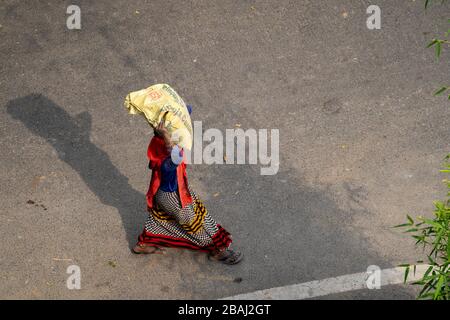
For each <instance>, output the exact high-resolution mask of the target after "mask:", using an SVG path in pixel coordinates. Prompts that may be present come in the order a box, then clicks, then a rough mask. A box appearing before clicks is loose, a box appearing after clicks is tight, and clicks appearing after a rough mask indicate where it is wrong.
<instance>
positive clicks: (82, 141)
mask: <svg viewBox="0 0 450 320" xmlns="http://www.w3.org/2000/svg"><path fill="white" fill-rule="evenodd" d="M6 108H7V112H8V113H9V114H10V115H11V116H12V117H13V118H14V119H17V120H20V121H21V122H22V123H23V124H24V125H25V126H26V127H27V128H28V129H29V130H30V131H31V132H32V133H33V134H36V135H38V136H41V137H43V138H45V139H46V140H47V142H48V143H49V144H50V145H51V146H52V147H53V148H55V150H56V152H57V153H58V156H59V158H60V159H61V160H63V161H64V162H66V163H67V164H68V165H70V166H71V167H72V168H73V169H74V170H75V171H76V172H78V174H79V175H80V177H81V178H82V179H83V181H84V182H85V183H86V185H87V186H88V187H89V189H90V190H91V191H92V192H93V193H94V194H95V195H96V196H97V197H98V198H99V199H100V201H101V202H102V203H103V204H105V205H108V206H113V207H115V208H117V210H118V211H119V214H120V216H121V219H122V224H123V227H124V229H125V232H126V236H127V240H128V243H129V246H130V247H131V246H134V244H135V243H136V240H137V236H138V234H139V232H140V231H141V229H140V228H142V225H143V222H144V220H145V210H143V208H145V196H144V194H143V193H141V192H139V191H137V190H135V189H133V187H132V186H131V185H130V184H129V183H128V178H127V177H125V176H124V175H123V174H121V173H120V171H119V170H118V169H117V168H116V167H115V166H114V165H113V163H112V162H111V160H110V158H109V156H108V154H107V153H106V152H105V151H103V150H101V149H100V148H98V147H97V146H96V145H95V144H93V143H92V142H91V141H90V139H89V135H90V132H91V116H90V114H89V113H88V112H83V113H81V114H79V115H77V116H76V117H72V116H70V115H69V114H68V113H67V112H66V111H65V110H64V109H63V108H61V107H60V106H58V105H57V104H56V103H54V102H53V101H51V100H50V99H48V98H47V97H45V96H42V95H40V94H30V95H27V96H24V97H21V98H18V99H14V100H11V101H10V102H8V104H7V107H6ZM69 196H72V197H76V196H77V195H76V194H72V195H69ZM89 214H90V213H89Z"/></svg>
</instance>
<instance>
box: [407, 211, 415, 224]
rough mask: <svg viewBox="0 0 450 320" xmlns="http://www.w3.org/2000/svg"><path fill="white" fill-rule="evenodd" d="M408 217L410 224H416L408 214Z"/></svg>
mask: <svg viewBox="0 0 450 320" xmlns="http://www.w3.org/2000/svg"><path fill="white" fill-rule="evenodd" d="M406 218H407V219H408V221H409V223H410V225H413V224H414V220H413V218H411V217H410V216H409V215H408V214H407V215H406Z"/></svg>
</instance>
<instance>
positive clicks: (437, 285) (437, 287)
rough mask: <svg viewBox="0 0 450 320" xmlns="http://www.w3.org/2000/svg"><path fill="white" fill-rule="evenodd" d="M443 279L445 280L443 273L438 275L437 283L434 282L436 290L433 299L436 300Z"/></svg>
mask: <svg viewBox="0 0 450 320" xmlns="http://www.w3.org/2000/svg"><path fill="white" fill-rule="evenodd" d="M444 280H445V276H444V275H441V276H440V277H439V280H438V282H437V284H436V291H435V292H434V296H433V299H435V300H436V299H437V297H439V293H440V292H441V289H442V284H443V283H444Z"/></svg>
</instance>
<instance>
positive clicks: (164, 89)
mask: <svg viewBox="0 0 450 320" xmlns="http://www.w3.org/2000/svg"><path fill="white" fill-rule="evenodd" d="M125 107H126V108H127V109H128V112H129V113H130V114H141V115H143V116H144V117H145V118H146V119H147V121H148V123H149V124H150V125H151V126H152V127H153V128H155V127H156V126H158V124H159V122H160V121H161V119H162V117H163V116H164V114H165V113H166V112H167V111H168V114H167V115H166V118H165V122H164V126H165V127H166V128H167V131H169V133H170V136H171V137H172V140H173V141H174V142H175V143H177V144H178V145H180V146H181V147H182V148H185V149H188V150H190V149H191V148H192V136H193V134H192V123H191V117H190V115H189V112H188V110H187V108H186V104H185V103H184V101H183V99H181V97H180V96H179V95H178V94H177V93H176V91H175V90H173V89H172V88H171V87H170V86H169V85H168V84H155V85H153V86H150V87H148V88H147V89H142V90H139V91H134V92H131V93H129V94H128V95H127V97H126V98H125Z"/></svg>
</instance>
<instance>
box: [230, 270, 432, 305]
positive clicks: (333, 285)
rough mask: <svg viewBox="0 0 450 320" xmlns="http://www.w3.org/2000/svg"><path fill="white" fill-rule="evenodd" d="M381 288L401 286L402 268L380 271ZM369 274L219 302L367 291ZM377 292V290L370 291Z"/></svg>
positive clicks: (412, 276)
mask: <svg viewBox="0 0 450 320" xmlns="http://www.w3.org/2000/svg"><path fill="white" fill-rule="evenodd" d="M428 267H429V265H417V267H416V272H415V273H414V272H413V269H412V268H411V271H410V273H409V276H408V279H407V282H408V283H409V282H413V281H417V280H419V279H420V278H422V276H423V274H424V273H425V271H426V270H427V269H428ZM380 271H381V274H380V284H381V286H386V285H392V284H401V283H403V279H404V271H405V268H404V267H397V268H391V269H383V270H380ZM368 277H369V273H367V272H361V273H354V274H348V275H343V276H339V277H335V278H328V279H323V280H316V281H310V282H305V283H299V284H294V285H288V286H284V287H277V288H271V289H265V290H258V291H255V292H250V293H244V294H239V295H235V296H231V297H226V298H222V299H221V300H297V299H307V298H314V297H320V296H325V295H329V294H333V293H341V292H347V291H353V290H360V289H368V287H367V283H366V281H367V279H368ZM372 290H377V289H372Z"/></svg>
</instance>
